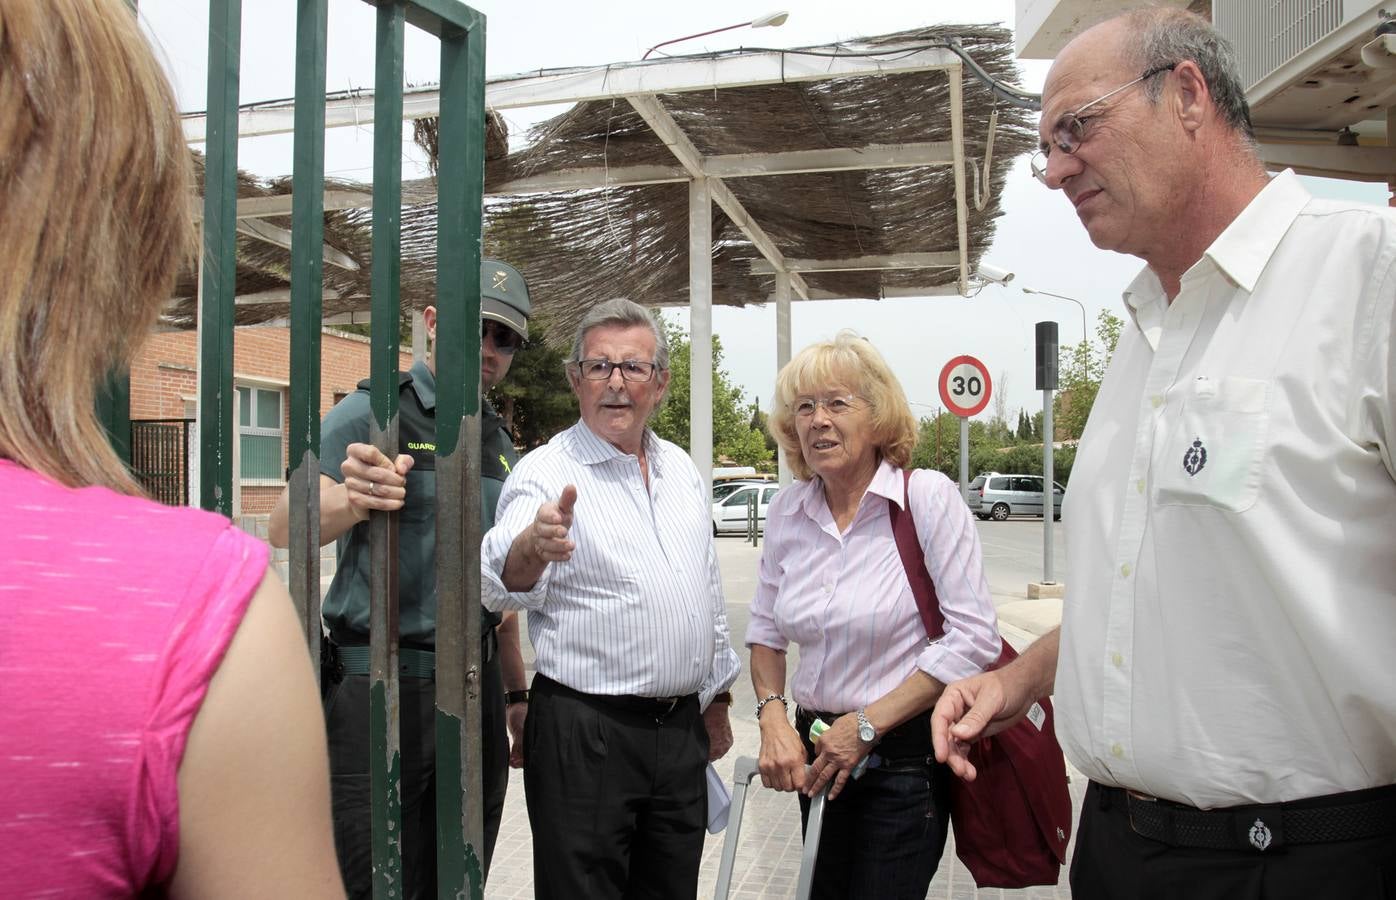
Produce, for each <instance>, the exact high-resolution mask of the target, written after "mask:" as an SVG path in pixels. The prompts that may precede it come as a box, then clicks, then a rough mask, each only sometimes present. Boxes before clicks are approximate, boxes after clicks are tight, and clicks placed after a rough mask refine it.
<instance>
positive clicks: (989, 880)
mask: <svg viewBox="0 0 1396 900" xmlns="http://www.w3.org/2000/svg"><path fill="white" fill-rule="evenodd" d="M903 474H904V475H905V478H906V484H905V488H904V489H905V501H904V504H903V507H902V508H901V509H898V508H897V504H895V503H889V504H887V508H888V510H889V512H890V515H891V518H892V534H893V535H894V536H895V538H896V541H897V552H898V553H900V554H901V557H902V565H903V566H904V567H905V568H906V577H907V580H908V581H909V582H911V592H912V593H913V594H914V595H915V596H916V606H917V608H918V609H920V611H921V620H922V621H923V622H924V623H925V625H926V634H927V635H929V636H930V638H931V639H932V640H935V639H937V638H939V637H940V636H941V635H942V634H944V633H945V617H944V616H943V615H942V614H941V611H940V600H939V599H938V598H937V597H936V587H935V582H934V581H933V580H932V579H931V575H930V573H929V572H927V571H926V557H925V554H924V553H922V552H921V542H920V540H918V539H917V537H916V522H915V521H914V520H913V518H912V515H911V472H910V470H907V471H905V472H904V473H903ZM1017 656H1018V654H1017V653H1015V652H1014V650H1013V648H1012V647H1010V646H1008V642H1007V641H1003V652H1002V653H1001V654H1000V655H999V658H998V661H997V662H995V663H994V664H993V665H991V666H990V667H989V668H991V669H997V668H999V667H1001V666H1005V665H1007V664H1008V663H1009V662H1011V661H1012V660H1014V659H1015V658H1017ZM969 759H970V762H971V763H973V764H974V768H975V770H976V771H977V772H978V777H976V778H975V780H974V781H964V780H962V779H959V778H953V777H952V778H951V779H950V822H951V824H952V825H953V826H954V828H955V854H956V855H957V856H959V858H960V861H961V862H962V863H964V864H965V868H967V869H969V871H970V874H971V875H973V876H974V882H975V884H977V885H978V886H979V887H997V888H1024V887H1031V886H1033V885H1039V884H1056V883H1057V880H1058V879H1059V878H1060V876H1061V867H1062V864H1063V863H1065V862H1066V845H1067V840H1068V838H1069V837H1070V836H1071V795H1070V793H1069V792H1068V791H1067V784H1066V761H1065V760H1064V759H1063V758H1062V750H1061V747H1060V746H1059V745H1058V744H1057V736H1056V732H1055V731H1054V730H1053V727H1052V703H1051V701H1050V700H1048V699H1047V698H1045V697H1044V698H1043V699H1041V700H1038V701H1037V703H1036V704H1034V706H1033V708H1032V709H1031V710H1029V712H1028V715H1027V717H1026V718H1024V719H1023V720H1022V721H1020V722H1018V723H1017V724H1016V725H1014V726H1013V727H1011V728H1008V729H1005V730H1004V731H1001V732H999V733H998V734H996V735H994V736H993V737H987V738H980V739H979V740H978V741H976V742H975V743H974V744H973V746H971V748H970V751H969Z"/></svg>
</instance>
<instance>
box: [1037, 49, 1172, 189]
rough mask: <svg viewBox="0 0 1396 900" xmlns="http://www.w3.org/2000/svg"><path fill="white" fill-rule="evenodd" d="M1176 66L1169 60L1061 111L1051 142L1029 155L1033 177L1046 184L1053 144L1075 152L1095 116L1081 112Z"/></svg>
mask: <svg viewBox="0 0 1396 900" xmlns="http://www.w3.org/2000/svg"><path fill="white" fill-rule="evenodd" d="M1177 65H1178V64H1177V63H1169V64H1167V65H1164V66H1154V67H1153V68H1152V69H1150V70H1148V71H1147V72H1145V73H1144V74H1143V75H1140V76H1139V77H1138V78H1136V79H1134V80H1133V81H1130V82H1128V83H1126V84H1122V85H1120V86H1119V87H1117V88H1115V89H1114V90H1113V91H1108V92H1106V93H1104V94H1101V95H1100V96H1099V97H1097V98H1095V99H1094V100H1092V101H1091V102H1090V103H1087V104H1085V105H1084V106H1081V107H1080V108H1078V109H1077V110H1076V111H1075V112H1069V113H1063V114H1062V116H1061V118H1060V119H1057V124H1056V125H1053V126H1052V140H1051V141H1050V142H1048V141H1044V142H1043V143H1042V145H1041V146H1040V147H1039V148H1038V151H1037V152H1036V153H1034V154H1033V155H1032V159H1031V160H1030V161H1029V163H1028V165H1029V167H1031V169H1032V175H1033V177H1034V178H1036V179H1037V180H1038V181H1040V182H1042V183H1043V184H1047V159H1048V157H1050V156H1051V155H1052V148H1053V147H1056V148H1057V149H1058V150H1060V151H1061V152H1063V153H1075V152H1076V151H1077V150H1078V149H1080V147H1081V142H1082V141H1084V140H1085V139H1086V125H1087V123H1089V122H1090V121H1091V120H1092V119H1094V118H1095V116H1083V115H1081V114H1082V113H1083V112H1085V111H1086V110H1088V109H1090V108H1091V107H1092V106H1095V105H1096V104H1097V103H1101V102H1103V101H1105V100H1109V99H1110V98H1111V97H1113V96H1115V95H1116V94H1118V93H1120V92H1121V91H1125V90H1128V89H1129V88H1132V87H1134V86H1135V85H1136V84H1142V83H1143V82H1145V81H1148V80H1149V79H1150V78H1153V77H1154V76H1155V75H1158V74H1160V73H1161V72H1171V71H1173V69H1174V67H1176V66H1177Z"/></svg>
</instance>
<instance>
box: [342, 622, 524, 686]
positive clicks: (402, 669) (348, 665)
mask: <svg viewBox="0 0 1396 900" xmlns="http://www.w3.org/2000/svg"><path fill="white" fill-rule="evenodd" d="M498 650H499V636H498V635H496V634H495V631H494V628H493V627H491V628H487V629H485V631H484V633H483V634H481V635H480V662H481V664H484V663H487V662H489V661H490V660H492V659H494V655H495V653H496V652H497V651H498ZM371 656H372V654H371V652H370V650H369V646H368V644H357V643H355V644H335V645H334V657H335V659H336V660H337V661H338V665H339V670H340V671H341V672H342V673H343V674H345V675H367V674H369V664H370V662H371ZM397 664H398V672H399V673H400V674H401V675H402V676H403V677H406V678H432V679H435V678H436V653H435V652H434V651H431V650H419V649H417V648H415V647H398V648H397Z"/></svg>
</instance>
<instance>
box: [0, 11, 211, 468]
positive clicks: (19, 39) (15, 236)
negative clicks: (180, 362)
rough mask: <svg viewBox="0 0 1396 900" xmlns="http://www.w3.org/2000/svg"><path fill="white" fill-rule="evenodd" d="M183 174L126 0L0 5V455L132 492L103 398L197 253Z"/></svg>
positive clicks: (157, 83) (186, 162)
mask: <svg viewBox="0 0 1396 900" xmlns="http://www.w3.org/2000/svg"><path fill="white" fill-rule="evenodd" d="M190 169H191V160H190V153H189V150H188V148H187V147H186V146H185V143H184V136H183V131H182V129H181V127H180V122H179V114H178V112H177V110H176V107H175V101H174V94H173V92H172V91H171V90H170V86H169V83H168V82H167V81H166V79H165V76H164V74H163V72H162V71H161V70H160V66H159V65H158V64H157V62H156V60H155V58H154V56H153V54H152V53H151V50H150V47H149V46H148V45H147V43H146V40H145V37H144V36H143V35H142V34H141V32H140V30H139V28H138V27H137V24H136V18H135V16H134V15H133V14H132V11H131V8H130V7H129V6H128V5H127V4H126V3H125V2H124V0H4V2H3V3H0V210H3V211H2V212H0V457H5V458H8V459H11V460H13V461H15V462H17V463H19V464H20V465H23V466H26V467H28V468H30V469H33V470H35V471H38V472H42V473H44V474H46V475H48V476H50V477H52V478H54V479H56V480H58V481H60V482H62V483H64V484H68V485H83V484H102V485H107V486H109V487H112V488H115V489H117V490H121V491H124V492H127V493H136V492H138V491H139V488H138V487H137V485H136V483H135V482H134V480H133V479H132V478H131V477H130V475H129V474H128V473H127V472H126V469H125V467H124V466H123V465H122V464H121V462H120V460H119V459H118V458H117V456H116V454H115V453H114V452H113V451H112V449H111V447H110V445H109V444H108V442H107V439H106V436H105V433H104V432H103V430H102V427H101V425H100V424H99V423H98V421H97V417H96V413H95V411H94V408H93V403H94V396H95V393H96V388H97V385H98V384H100V383H101V382H102V381H103V379H105V377H106V376H107V373H108V372H110V371H112V369H113V368H115V367H117V366H121V367H125V366H127V365H128V364H129V362H130V359H131V355H132V354H133V353H134V352H135V350H136V348H137V347H139V345H140V344H141V342H142V341H143V340H144V338H145V336H146V335H147V334H148V333H149V332H150V330H151V328H152V326H153V325H154V324H155V321H156V317H157V316H158V314H159V311H160V308H161V306H162V305H163V304H164V302H165V301H166V299H167V298H168V297H169V295H170V292H171V290H172V288H173V285H174V280H175V277H176V275H178V273H179V270H180V267H181V266H182V265H184V264H185V263H186V262H187V261H188V260H189V259H190V258H191V256H192V252H193V249H194V242H193V235H194V232H193V227H192V223H191V214H190V184H191V181H192V179H191V173H190Z"/></svg>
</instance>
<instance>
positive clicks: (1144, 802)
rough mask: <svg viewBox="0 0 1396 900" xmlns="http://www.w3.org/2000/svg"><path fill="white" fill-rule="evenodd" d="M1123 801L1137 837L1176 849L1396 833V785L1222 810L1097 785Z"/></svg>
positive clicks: (1275, 845) (1261, 847) (1262, 848)
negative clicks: (1197, 806)
mask: <svg viewBox="0 0 1396 900" xmlns="http://www.w3.org/2000/svg"><path fill="white" fill-rule="evenodd" d="M1096 786H1097V787H1098V788H1099V789H1100V790H1101V791H1104V792H1105V794H1106V796H1107V797H1108V798H1109V799H1110V801H1111V802H1124V803H1125V804H1126V808H1127V809H1128V810H1129V824H1130V827H1131V828H1132V829H1134V831H1135V833H1136V834H1140V835H1143V836H1144V837H1146V838H1150V839H1152V840H1156V841H1161V842H1163V843H1165V844H1169V845H1171V846H1174V847H1192V848H1196V849H1201V850H1249V851H1251V852H1255V853H1264V852H1266V851H1268V850H1276V849H1279V848H1280V847H1283V846H1284V845H1285V844H1325V843H1332V842H1335V841H1356V840H1363V839H1366V838H1373V837H1379V836H1381V835H1385V834H1392V833H1396V785H1388V786H1386V787H1376V788H1368V789H1366V790H1361V791H1348V792H1345V793H1341V794H1330V795H1328V796H1326V797H1313V798H1310V799H1306V800H1293V801H1290V802H1288V803H1271V804H1250V805H1245V806H1228V807H1224V808H1221V809H1197V808H1196V807H1192V806H1187V805H1185V804H1182V803H1174V802H1172V801H1170V800H1159V799H1157V798H1154V797H1149V796H1146V795H1144V794H1138V793H1135V792H1134V791H1126V790H1124V789H1122V788H1113V787H1106V786H1105V785H1100V784H1098V785H1096Z"/></svg>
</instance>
